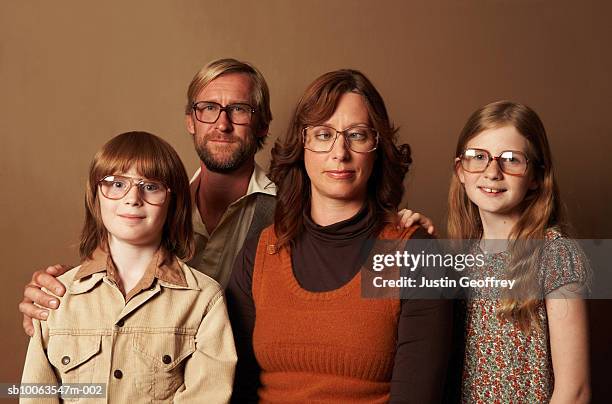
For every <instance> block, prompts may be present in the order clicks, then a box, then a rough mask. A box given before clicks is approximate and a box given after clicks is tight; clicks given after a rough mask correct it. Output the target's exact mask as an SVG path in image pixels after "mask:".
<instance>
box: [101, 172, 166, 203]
mask: <svg viewBox="0 0 612 404" xmlns="http://www.w3.org/2000/svg"><path fill="white" fill-rule="evenodd" d="M98 185H99V187H100V191H101V192H102V195H104V196H105V197H106V198H108V199H115V200H116V199H121V198H123V197H124V196H126V195H127V193H128V192H129V191H130V189H131V188H132V187H133V186H137V187H138V190H139V192H140V196H141V197H142V199H143V200H144V201H145V202H147V203H148V204H150V205H163V204H164V202H166V197H167V196H168V193H169V192H170V188H168V187H167V186H166V185H164V184H163V183H162V182H160V181H155V180H145V179H138V178H131V177H124V176H122V175H107V176H106V177H104V178H102V179H101V180H100V181H98Z"/></svg>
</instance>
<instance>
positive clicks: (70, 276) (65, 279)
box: [57, 265, 81, 286]
mask: <svg viewBox="0 0 612 404" xmlns="http://www.w3.org/2000/svg"><path fill="white" fill-rule="evenodd" d="M80 269H81V265H79V266H76V267H74V268H71V269H69V270H68V271H66V272H64V273H63V274H62V275H60V276H58V277H57V280H58V281H60V282H61V283H63V284H64V285H66V286H68V285H69V284H71V283H72V282H73V281H74V277H75V276H76V274H77V273H78V272H79V270H80Z"/></svg>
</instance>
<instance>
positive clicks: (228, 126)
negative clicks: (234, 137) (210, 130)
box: [216, 108, 232, 132]
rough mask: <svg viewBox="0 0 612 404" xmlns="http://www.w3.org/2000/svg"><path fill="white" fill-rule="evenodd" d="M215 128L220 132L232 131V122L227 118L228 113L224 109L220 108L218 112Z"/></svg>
mask: <svg viewBox="0 0 612 404" xmlns="http://www.w3.org/2000/svg"><path fill="white" fill-rule="evenodd" d="M216 128H217V129H219V130H220V131H222V132H227V131H231V130H232V120H231V119H230V116H229V111H228V110H227V109H225V108H222V109H221V110H220V111H219V117H218V118H217V122H216Z"/></svg>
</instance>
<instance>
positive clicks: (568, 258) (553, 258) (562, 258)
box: [540, 228, 591, 294]
mask: <svg viewBox="0 0 612 404" xmlns="http://www.w3.org/2000/svg"><path fill="white" fill-rule="evenodd" d="M541 257H542V258H541V267H540V270H541V272H542V277H543V280H544V292H545V294H548V293H550V292H551V291H553V290H555V289H558V288H560V287H561V286H564V285H567V284H570V283H576V284H578V285H581V286H587V287H588V283H589V279H590V272H591V270H590V266H589V262H588V259H587V257H586V255H585V254H584V251H583V250H582V248H581V247H580V245H579V244H578V242H577V241H576V240H574V239H571V238H569V237H567V236H566V235H564V234H563V233H561V232H560V231H559V230H558V229H556V228H550V229H548V230H547V231H546V235H545V240H544V246H543V248H542V256H541Z"/></svg>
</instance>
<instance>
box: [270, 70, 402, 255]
mask: <svg viewBox="0 0 612 404" xmlns="http://www.w3.org/2000/svg"><path fill="white" fill-rule="evenodd" d="M346 93H356V94H360V95H361V96H362V97H363V99H364V101H365V104H366V107H367V110H368V113H369V117H370V125H372V127H374V128H375V129H376V130H377V131H378V134H379V142H378V148H377V149H376V151H375V153H376V158H375V159H374V168H373V171H372V175H371V176H370V178H369V180H368V192H367V195H368V200H367V206H368V209H369V210H370V212H369V213H370V214H371V215H372V217H374V218H375V219H376V220H377V228H378V229H379V230H380V229H381V228H382V226H383V225H384V223H386V222H390V221H393V220H395V218H396V213H397V207H398V205H399V203H400V201H401V199H402V195H403V193H404V185H403V181H404V177H405V175H406V173H407V172H408V168H409V167H410V163H411V162H412V160H411V157H410V147H409V146H408V145H407V144H403V145H400V146H396V144H395V143H396V140H397V129H396V128H395V127H394V126H393V123H392V122H391V121H390V119H389V115H388V114H387V109H386V108H385V103H384V101H383V99H382V97H381V96H380V94H379V93H378V91H377V90H376V88H375V87H374V85H373V84H372V83H371V82H370V80H368V78H367V77H366V76H365V75H364V74H363V73H361V72H359V71H356V70H349V69H342V70H336V71H332V72H329V73H325V74H323V75H322V76H320V77H319V78H317V79H316V80H315V81H313V82H312V83H311V84H310V85H309V86H308V88H307V89H306V91H305V92H304V95H303V96H302V98H301V99H300V100H299V102H298V104H297V106H296V108H295V111H294V113H293V117H292V118H291V121H290V124H289V129H288V130H287V133H286V135H285V136H284V138H282V139H279V140H277V141H276V144H275V145H274V147H273V149H272V162H271V164H270V179H271V180H272V181H273V182H274V183H275V184H276V187H277V194H276V197H277V202H276V211H275V214H274V230H275V232H276V235H277V237H278V244H277V248H282V247H285V246H287V245H288V243H289V242H291V241H292V240H294V239H295V238H296V236H297V235H298V234H299V233H300V232H301V231H302V228H303V225H304V224H303V216H302V214H303V212H305V211H306V210H308V211H309V210H310V179H309V178H308V175H307V173H306V168H305V166H304V144H303V139H302V129H303V128H304V127H306V126H309V125H318V124H321V123H323V122H325V121H327V120H328V119H329V118H330V117H331V116H332V115H333V113H334V111H335V110H336V107H337V105H338V102H339V101H340V98H341V97H342V95H344V94H346Z"/></svg>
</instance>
